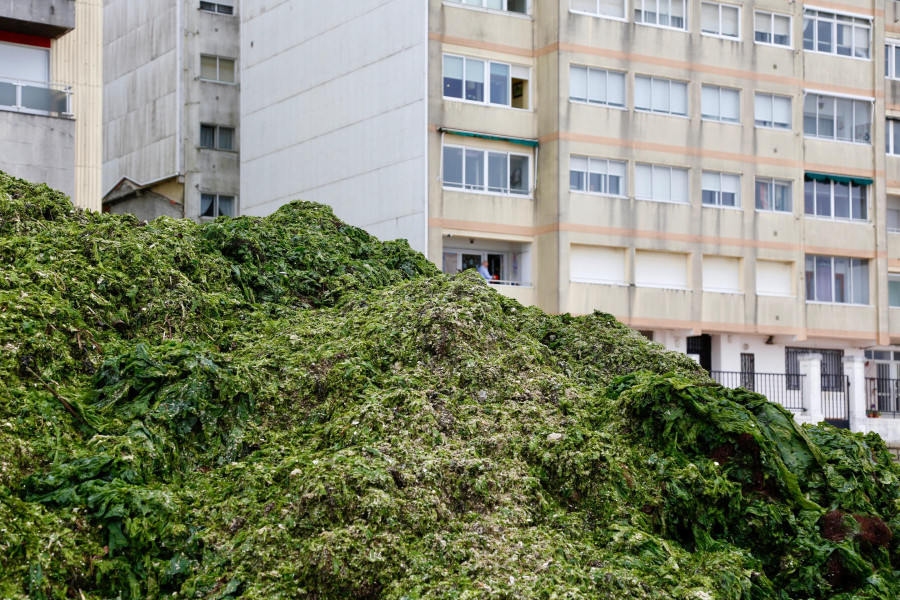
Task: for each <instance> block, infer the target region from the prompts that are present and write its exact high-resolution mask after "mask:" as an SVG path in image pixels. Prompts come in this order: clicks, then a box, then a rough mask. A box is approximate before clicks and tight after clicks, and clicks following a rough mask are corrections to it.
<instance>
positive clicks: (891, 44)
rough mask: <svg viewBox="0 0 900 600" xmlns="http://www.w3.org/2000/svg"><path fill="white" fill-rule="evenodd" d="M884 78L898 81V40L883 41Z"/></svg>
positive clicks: (899, 70) (899, 63) (899, 45)
mask: <svg viewBox="0 0 900 600" xmlns="http://www.w3.org/2000/svg"><path fill="white" fill-rule="evenodd" d="M884 76H885V77H887V78H888V79H900V40H885V41H884Z"/></svg>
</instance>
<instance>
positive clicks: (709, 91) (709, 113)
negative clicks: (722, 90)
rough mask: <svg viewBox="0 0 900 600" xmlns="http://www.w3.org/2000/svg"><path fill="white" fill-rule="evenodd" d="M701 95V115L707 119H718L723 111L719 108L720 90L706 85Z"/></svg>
mask: <svg viewBox="0 0 900 600" xmlns="http://www.w3.org/2000/svg"><path fill="white" fill-rule="evenodd" d="M700 93H701V96H700V114H701V115H702V116H703V117H704V118H707V119H718V118H719V114H720V111H721V109H720V107H719V88H717V87H714V86H711V85H704V86H703V87H702V88H701V92H700Z"/></svg>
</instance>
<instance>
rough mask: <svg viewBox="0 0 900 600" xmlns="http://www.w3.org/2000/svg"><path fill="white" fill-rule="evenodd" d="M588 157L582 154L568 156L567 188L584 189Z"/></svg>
mask: <svg viewBox="0 0 900 600" xmlns="http://www.w3.org/2000/svg"><path fill="white" fill-rule="evenodd" d="M587 166H588V159H587V158H585V157H584V156H572V157H569V189H572V190H577V191H584V190H585V189H586V187H585V180H586V178H587Z"/></svg>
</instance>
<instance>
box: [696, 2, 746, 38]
mask: <svg viewBox="0 0 900 600" xmlns="http://www.w3.org/2000/svg"><path fill="white" fill-rule="evenodd" d="M740 15H741V11H740V9H739V8H738V7H737V6H732V5H730V4H719V3H717V2H704V3H703V4H702V5H701V7H700V31H702V32H703V33H707V34H710V35H720V36H723V37H729V38H735V39H737V38H739V37H740V35H741V34H740V20H741V19H740Z"/></svg>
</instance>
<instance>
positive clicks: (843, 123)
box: [835, 98, 853, 141]
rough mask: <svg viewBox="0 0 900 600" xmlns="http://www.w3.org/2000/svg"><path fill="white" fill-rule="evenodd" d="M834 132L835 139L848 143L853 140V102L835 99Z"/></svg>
mask: <svg viewBox="0 0 900 600" xmlns="http://www.w3.org/2000/svg"><path fill="white" fill-rule="evenodd" d="M835 132H836V136H835V137H837V139H839V140H845V141H850V140H852V139H853V101H852V100H847V99H845V98H837V99H836V108H835Z"/></svg>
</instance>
